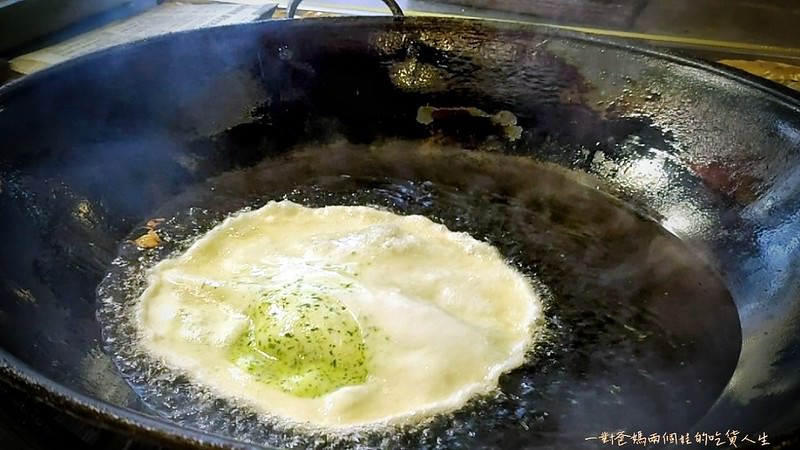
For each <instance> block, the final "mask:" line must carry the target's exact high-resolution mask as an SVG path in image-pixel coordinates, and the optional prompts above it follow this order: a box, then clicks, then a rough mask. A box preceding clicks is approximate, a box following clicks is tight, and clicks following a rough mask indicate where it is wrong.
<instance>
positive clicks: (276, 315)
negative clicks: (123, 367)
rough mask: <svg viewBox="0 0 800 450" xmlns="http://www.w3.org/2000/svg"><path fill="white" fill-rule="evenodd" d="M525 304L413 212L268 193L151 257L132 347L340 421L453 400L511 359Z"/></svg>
mask: <svg viewBox="0 0 800 450" xmlns="http://www.w3.org/2000/svg"><path fill="white" fill-rule="evenodd" d="M540 316H541V301H540V298H539V296H538V294H537V292H536V291H535V290H534V289H533V287H532V284H531V283H530V282H529V280H528V279H527V278H526V277H524V276H523V275H521V274H520V273H518V272H517V271H516V270H515V269H513V268H511V267H510V266H509V265H507V264H506V262H505V261H504V259H503V257H502V256H501V255H500V253H499V252H498V251H497V250H496V249H495V248H494V247H492V246H490V245H488V244H486V243H483V242H481V241H478V240H475V239H474V238H472V237H470V236H469V235H467V234H466V233H455V232H451V231H449V230H448V229H447V228H446V227H445V226H443V225H439V224H436V223H434V222H432V221H431V220H429V219H427V218H425V217H422V216H414V215H412V216H401V215H397V214H394V213H390V212H387V211H383V210H380V209H377V208H372V207H365V206H328V207H324V208H307V207H304V206H300V205H298V204H295V203H292V202H290V201H281V202H270V203H268V204H267V205H266V206H264V207H262V208H261V209H258V210H255V211H250V212H241V213H239V214H236V215H234V216H232V217H230V218H228V219H227V220H225V221H224V222H222V224H220V225H218V226H217V227H215V228H214V229H212V230H211V231H210V232H208V233H207V234H206V235H204V236H203V237H202V238H200V239H199V240H197V241H196V242H195V243H194V244H193V245H191V247H189V249H188V250H187V251H186V252H184V253H183V254H181V255H179V256H177V257H175V258H172V259H166V260H163V261H162V262H160V263H158V264H157V265H156V266H154V267H153V268H152V269H151V270H150V272H149V277H148V286H147V288H146V289H145V291H144V292H143V294H142V296H141V297H140V299H139V306H138V314H137V320H136V323H137V326H138V327H139V331H140V332H141V334H142V340H141V344H142V346H143V347H144V348H145V349H146V350H147V351H148V352H149V353H150V354H152V355H154V356H156V357H158V358H160V359H161V360H162V361H163V362H164V363H165V364H166V365H167V366H169V367H172V368H174V369H176V370H179V371H181V372H183V373H185V374H186V375H187V376H188V377H189V378H190V379H192V380H193V381H194V382H196V383H199V384H201V385H204V386H207V387H208V388H209V389H211V390H212V391H215V392H216V393H217V394H219V395H221V396H224V397H228V398H233V399H236V400H239V401H242V402H244V403H246V404H249V405H251V406H253V407H255V408H257V409H258V410H261V411H263V412H265V413H267V414H269V415H272V416H275V417H278V418H281V419H284V420H286V421H288V422H291V423H301V424H307V425H310V426H313V427H319V428H336V429H338V428H348V427H354V426H364V425H371V424H379V423H397V422H400V421H404V422H405V421H408V420H411V419H417V418H422V417H426V416H428V415H430V414H433V413H437V412H443V411H448V410H453V409H456V408H458V407H460V406H462V405H463V404H464V403H465V402H467V400H469V399H470V398H472V397H474V396H475V395H478V394H480V393H485V392H488V391H490V390H492V389H494V388H495V387H496V385H497V382H498V378H499V377H500V375H501V374H503V373H504V372H507V371H509V370H511V369H513V368H515V367H518V366H520V365H521V364H522V363H523V360H524V356H525V352H526V350H527V349H529V348H530V345H531V343H532V340H533V339H534V338H533V336H535V333H534V328H535V326H536V324H537V323H538V319H540Z"/></svg>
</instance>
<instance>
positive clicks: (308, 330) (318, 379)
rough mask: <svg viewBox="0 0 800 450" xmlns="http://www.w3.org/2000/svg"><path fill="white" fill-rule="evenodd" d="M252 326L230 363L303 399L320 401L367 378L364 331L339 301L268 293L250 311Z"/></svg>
mask: <svg viewBox="0 0 800 450" xmlns="http://www.w3.org/2000/svg"><path fill="white" fill-rule="evenodd" d="M248 315H249V317H250V326H249V328H248V330H247V331H246V332H244V333H243V334H242V335H241V336H240V337H239V338H238V339H237V340H236V342H234V343H233V346H232V347H231V349H230V358H231V360H232V361H233V362H234V363H235V364H236V365H237V366H239V367H241V368H242V369H244V370H246V371H247V372H248V373H250V374H251V375H253V376H254V377H256V378H257V379H258V380H259V381H260V382H262V383H265V384H268V385H270V386H274V387H276V388H279V389H281V390H283V391H284V392H286V393H289V394H292V395H295V396H298V397H319V396H321V395H325V394H327V393H329V392H332V391H334V390H336V389H338V388H340V387H343V386H348V385H355V384H362V383H364V382H365V381H366V378H367V367H366V352H365V345H364V338H363V335H362V333H361V328H360V327H359V325H358V322H356V320H355V318H354V317H353V316H352V315H351V314H350V312H349V311H348V310H347V308H346V307H345V306H344V305H343V304H342V303H340V302H338V301H336V300H334V299H332V298H328V297H326V296H321V295H319V294H318V293H314V292H300V291H298V292H290V293H287V292H285V291H284V290H280V291H273V292H270V293H268V294H266V295H265V296H264V297H263V299H262V302H261V303H259V304H257V305H255V306H253V307H251V308H250V310H249V311H248Z"/></svg>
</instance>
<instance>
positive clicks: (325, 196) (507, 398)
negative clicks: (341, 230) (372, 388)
mask: <svg viewBox="0 0 800 450" xmlns="http://www.w3.org/2000/svg"><path fill="white" fill-rule="evenodd" d="M586 181H587V178H585V177H581V178H576V177H574V176H571V175H570V174H569V173H566V172H564V171H562V170H560V169H556V168H553V167H549V166H547V165H545V164H542V163H538V162H535V161H533V160H531V159H528V158H523V157H512V156H504V155H499V154H488V153H479V152H474V151H466V150H460V149H454V148H451V149H448V148H440V147H435V146H429V145H424V144H420V143H418V142H393V143H385V144H384V145H381V146H380V147H368V146H353V145H350V144H346V143H339V144H331V145H327V146H325V147H324V148H320V147H314V148H311V147H309V148H300V149H297V150H296V151H294V152H292V153H291V154H290V155H288V156H285V157H282V158H277V159H272V160H269V161H264V162H262V163H261V164H259V165H257V166H254V167H251V168H247V169H243V170H236V171H231V172H229V173H226V174H224V175H222V176H220V177H217V178H215V179H212V180H209V181H208V182H206V183H203V184H202V185H199V186H197V187H195V188H193V189H191V190H190V191H188V192H186V193H184V194H183V195H181V196H179V197H176V198H175V199H174V201H173V202H171V203H170V204H168V205H163V207H161V208H160V209H159V210H158V211H157V212H156V213H154V217H151V218H143V219H144V220H143V223H145V222H147V221H148V220H150V219H154V218H162V217H163V218H164V219H165V220H164V221H163V222H162V221H156V222H151V223H150V224H149V225H148V226H147V227H142V228H139V229H137V230H135V231H134V232H133V233H132V234H131V236H130V239H129V240H126V241H125V242H123V243H122V244H121V245H120V249H119V256H118V258H117V259H116V260H115V261H114V264H113V266H112V267H111V269H110V271H109V274H108V276H107V277H106V278H105V279H104V281H103V283H102V284H101V285H100V287H99V289H98V299H99V302H98V305H99V307H98V319H99V320H100V323H101V325H102V330H103V338H104V342H105V349H106V351H107V352H108V353H109V354H110V355H111V356H112V358H113V359H114V361H115V363H116V364H117V366H118V368H119V370H120V372H121V373H122V374H123V375H124V377H125V378H126V380H127V381H128V383H129V384H130V385H131V387H132V388H133V389H134V390H135V392H136V393H137V394H138V395H139V396H140V398H141V399H142V400H143V402H144V403H145V404H146V405H148V407H149V408H151V409H152V411H153V412H154V413H155V414H158V415H160V416H163V417H165V418H167V419H169V420H171V421H173V422H175V423H177V424H180V425H183V426H186V427H191V428H195V429H198V430H201V431H206V432H210V433H214V434H218V435H223V436H228V437H233V438H236V439H239V440H243V441H247V442H250V443H253V444H256V445H265V446H275V447H304V448H308V447H311V448H323V447H324V448H331V447H334V448H337V447H339V448H376V447H381V448H385V447H391V448H395V447H398V448H458V447H470V448H472V447H502V448H505V447H509V448H512V447H513V448H516V447H526V448H536V447H548V446H552V445H560V446H570V447H575V446H580V445H582V443H584V439H585V438H586V437H589V436H596V435H597V434H598V433H600V432H603V431H609V432H610V431H616V430H629V431H636V430H642V431H644V432H650V433H652V432H659V433H660V432H664V431H676V432H680V431H688V429H689V427H690V426H691V425H692V423H694V422H695V421H696V420H698V419H699V418H700V417H701V416H702V415H703V414H704V413H705V411H706V410H707V409H708V408H709V407H710V405H711V404H712V403H713V402H714V400H715V399H716V397H717V396H718V395H719V393H720V392H721V390H722V388H723V387H724V386H725V384H726V383H727V381H728V379H729V378H730V375H731V374H732V372H733V369H734V367H735V364H736V361H737V358H738V352H739V343H740V341H741V339H740V337H741V336H740V334H739V333H740V331H739V323H738V316H737V313H736V309H735V306H734V304H733V302H732V300H731V298H730V295H729V294H728V292H727V291H726V290H725V288H724V286H723V285H722V283H721V281H720V280H719V278H718V277H717V276H716V274H715V273H714V272H713V271H712V270H711V269H710V268H708V267H707V266H706V265H705V263H703V262H702V261H701V260H700V259H699V258H697V257H696V256H694V255H693V254H692V252H691V251H690V250H689V249H688V248H687V247H686V246H685V245H684V244H683V243H682V242H680V241H679V240H677V239H676V238H675V237H673V236H672V235H670V234H669V233H667V232H666V231H664V230H663V229H662V228H661V227H659V226H658V224H656V223H655V222H653V221H651V220H648V219H646V218H645V217H643V216H642V215H640V214H637V213H636V212H635V211H633V210H631V209H630V208H629V207H627V206H626V205H625V204H623V203H622V202H620V201H618V200H616V199H614V198H613V197H610V196H608V195H606V194H603V193H602V192H601V191H600V190H598V189H596V186H591V185H587V184H586ZM279 199H288V200H291V201H294V202H296V203H300V204H303V205H306V206H310V207H322V206H327V205H369V206H375V207H379V208H383V209H387V210H389V211H392V212H395V213H398V214H405V215H408V214H420V215H424V216H426V217H428V218H430V219H432V220H434V221H436V222H439V223H442V224H444V225H445V226H447V227H448V228H449V229H450V230H452V231H463V232H467V233H469V234H470V235H472V236H473V237H475V238H476V239H480V240H483V241H486V242H488V243H490V244H492V245H494V246H495V247H496V248H497V249H498V250H499V251H500V252H501V253H502V254H503V255H504V256H505V257H506V259H507V261H508V262H509V263H510V264H512V265H513V266H514V267H516V268H517V269H518V270H520V271H521V272H522V273H524V274H525V275H526V276H528V277H529V279H531V280H535V281H534V284H535V285H536V286H537V287H538V288H539V290H540V292H542V293H543V294H544V295H543V296H542V297H543V299H544V301H545V316H546V325H545V327H544V331H543V333H544V335H545V336H543V337H539V338H537V339H535V340H534V341H533V342H535V344H534V346H533V348H531V349H530V350H529V352H528V357H527V360H526V363H525V364H524V365H523V366H522V367H520V368H518V369H515V370H513V371H512V372H509V373H508V374H506V375H504V376H503V377H501V379H500V383H499V386H498V388H497V389H495V390H494V391H493V392H492V393H491V394H489V395H484V396H481V397H476V398H474V399H473V400H471V401H470V402H469V403H468V404H467V405H466V406H465V407H463V408H462V409H460V410H458V411H455V412H453V413H450V414H442V415H438V416H435V417H432V418H430V419H429V420H427V421H425V422H424V423H415V424H407V425H399V426H392V427H372V428H367V429H359V430H353V431H352V432H339V433H337V434H330V433H326V432H322V431H315V430H309V429H304V428H301V427H298V426H292V425H288V424H285V423H281V421H279V420H275V419H274V418H271V417H268V416H265V415H263V414H259V413H258V412H256V411H254V410H252V409H249V408H248V407H247V406H244V405H241V404H238V403H237V402H236V401H233V400H231V399H225V398H219V397H217V396H215V395H214V394H212V393H211V392H210V391H209V390H207V389H206V388H204V387H202V386H198V385H195V384H193V383H192V382H191V381H190V380H189V378H187V377H186V376H185V375H183V374H181V373H178V372H175V371H173V370H171V369H169V368H167V367H165V366H164V365H163V364H161V363H160V362H159V361H156V360H155V359H153V358H152V357H150V356H148V355H147V354H146V352H144V351H143V350H142V348H141V347H140V346H139V345H138V338H137V335H138V331H137V329H136V324H135V318H134V312H135V309H136V308H135V307H136V301H137V299H138V297H139V296H140V294H141V293H142V291H143V290H144V288H145V286H146V279H145V274H146V271H147V269H148V268H150V267H152V266H153V265H155V264H156V263H157V262H158V261H160V260H162V259H165V258H168V257H172V256H175V255H177V254H179V253H181V252H182V251H184V250H185V249H187V248H188V247H189V246H190V245H191V243H192V242H194V241H195V240H196V239H197V238H199V237H200V236H202V235H203V234H204V233H205V232H207V231H209V230H210V229H211V228H213V227H214V226H216V225H217V224H219V223H220V222H221V221H222V220H223V219H224V218H225V217H227V216H228V215H230V214H232V213H234V212H236V211H240V210H243V209H249V208H258V207H260V206H262V205H264V204H265V203H266V202H268V201H270V200H279ZM153 223H157V225H153ZM147 232H154V233H156V234H157V235H158V236H159V243H158V245H155V246H153V247H152V248H147V249H142V248H141V247H139V246H137V245H135V243H134V242H133V241H134V240H135V239H136V238H138V237H140V236H141V235H143V234H146V233H147ZM709 318H713V319H714V327H713V332H712V331H710V328H709V325H708V323H707V320H708V319H709Z"/></svg>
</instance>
